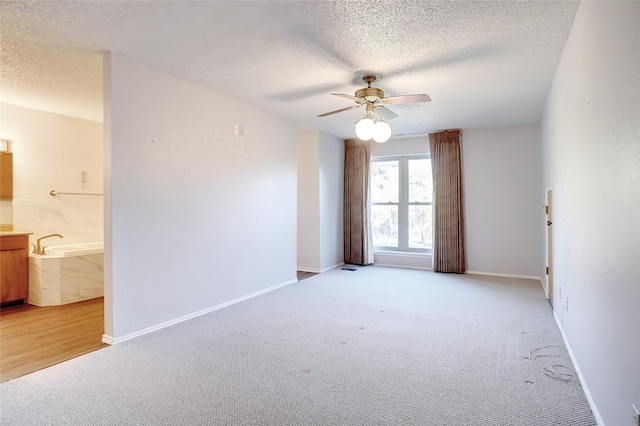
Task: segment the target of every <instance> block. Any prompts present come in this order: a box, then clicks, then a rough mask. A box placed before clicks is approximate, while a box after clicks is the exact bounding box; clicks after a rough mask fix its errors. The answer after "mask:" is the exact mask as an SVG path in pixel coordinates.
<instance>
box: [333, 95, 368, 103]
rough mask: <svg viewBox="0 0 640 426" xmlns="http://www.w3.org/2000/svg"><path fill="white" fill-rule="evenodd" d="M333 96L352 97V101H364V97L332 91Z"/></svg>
mask: <svg viewBox="0 0 640 426" xmlns="http://www.w3.org/2000/svg"><path fill="white" fill-rule="evenodd" d="M332 95H333V96H340V97H341V98H346V99H351V100H352V101H356V102H363V99H362V98H357V97H355V96H351V95H345V94H344V93H332Z"/></svg>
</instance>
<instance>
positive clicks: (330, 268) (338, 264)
mask: <svg viewBox="0 0 640 426" xmlns="http://www.w3.org/2000/svg"><path fill="white" fill-rule="evenodd" d="M341 266H344V262H340V263H336V264H335V265H333V266H329V267H328V268H323V269H322V270H321V271H320V273H323V272H327V271H330V270H332V269H336V268H339V267H341Z"/></svg>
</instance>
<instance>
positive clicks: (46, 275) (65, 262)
mask: <svg viewBox="0 0 640 426" xmlns="http://www.w3.org/2000/svg"><path fill="white" fill-rule="evenodd" d="M89 244H90V245H91V246H92V247H91V249H84V250H83V249H81V248H80V249H78V250H74V249H71V248H69V246H52V247H50V250H51V252H56V253H64V255H62V254H56V255H52V254H49V255H35V254H32V255H29V303H31V304H34V305H37V306H53V305H64V304H67V303H73V302H79V301H81V300H87V299H93V298H95V297H101V296H103V295H104V253H103V252H99V253H96V251H98V250H96V247H95V246H96V245H98V244H99V243H88V244H87V245H89ZM79 245H80V244H79ZM100 245H101V244H100Z"/></svg>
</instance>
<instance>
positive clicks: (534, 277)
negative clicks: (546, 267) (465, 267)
mask: <svg viewBox="0 0 640 426" xmlns="http://www.w3.org/2000/svg"><path fill="white" fill-rule="evenodd" d="M466 273H467V274H469V275H488V276H492V277H505V278H523V279H525V280H536V281H538V280H542V278H540V277H538V276H535V275H518V274H501V273H499V272H480V271H467V272H466Z"/></svg>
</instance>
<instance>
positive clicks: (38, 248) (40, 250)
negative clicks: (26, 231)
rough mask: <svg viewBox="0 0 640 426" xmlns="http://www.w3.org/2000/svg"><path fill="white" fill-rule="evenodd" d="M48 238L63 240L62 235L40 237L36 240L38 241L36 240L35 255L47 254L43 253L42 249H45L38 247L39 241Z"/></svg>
mask: <svg viewBox="0 0 640 426" xmlns="http://www.w3.org/2000/svg"><path fill="white" fill-rule="evenodd" d="M49 237H60V238H64V237H63V236H62V235H60V234H50V235H45V236H44V237H42V238H38V239H37V240H36V254H47V253H46V252H45V251H44V249H45V248H46V247H41V246H40V241H41V240H44V239H45V238H49Z"/></svg>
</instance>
